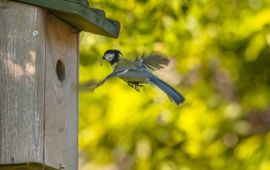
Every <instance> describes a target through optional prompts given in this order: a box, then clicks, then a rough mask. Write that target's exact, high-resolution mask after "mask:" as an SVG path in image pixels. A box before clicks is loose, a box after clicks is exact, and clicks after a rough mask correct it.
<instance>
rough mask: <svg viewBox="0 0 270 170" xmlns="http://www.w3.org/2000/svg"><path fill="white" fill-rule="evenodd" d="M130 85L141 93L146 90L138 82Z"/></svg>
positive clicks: (129, 83)
mask: <svg viewBox="0 0 270 170" xmlns="http://www.w3.org/2000/svg"><path fill="white" fill-rule="evenodd" d="M128 85H129V86H130V87H132V88H134V89H135V90H136V91H137V92H140V91H141V89H142V88H144V85H142V84H140V83H138V82H128Z"/></svg>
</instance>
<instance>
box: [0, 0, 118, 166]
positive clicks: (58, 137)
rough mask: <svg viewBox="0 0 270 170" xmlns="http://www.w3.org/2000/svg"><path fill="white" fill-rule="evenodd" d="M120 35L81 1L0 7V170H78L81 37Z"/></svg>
mask: <svg viewBox="0 0 270 170" xmlns="http://www.w3.org/2000/svg"><path fill="white" fill-rule="evenodd" d="M90 6H91V5H90ZM119 29H120V24H119V23H118V22H117V21H114V20H110V19H107V18H106V16H105V13H104V11H102V10H99V9H95V8H92V7H89V4H88V1H87V0H17V1H10V0H0V170H22V169H24V170H56V169H58V170H59V169H65V170H77V169H78V168H77V166H78V91H77V84H78V67H79V32H80V31H88V32H92V33H93V34H100V35H103V36H108V37H117V36H118V33H119Z"/></svg>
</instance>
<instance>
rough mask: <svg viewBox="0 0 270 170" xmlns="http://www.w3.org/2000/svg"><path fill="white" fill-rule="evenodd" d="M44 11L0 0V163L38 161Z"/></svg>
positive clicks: (41, 116)
mask: <svg viewBox="0 0 270 170" xmlns="http://www.w3.org/2000/svg"><path fill="white" fill-rule="evenodd" d="M44 20H45V13H44V11H43V10H42V9H40V8H38V7H33V6H30V5H25V4H21V3H17V2H13V1H0V164H8V163H21V162H29V161H33V162H43V135H44V131H43V126H44V122H43V119H44V118H43V116H44V65H45V49H44V45H45V25H44Z"/></svg>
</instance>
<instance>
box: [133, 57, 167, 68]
mask: <svg viewBox="0 0 270 170" xmlns="http://www.w3.org/2000/svg"><path fill="white" fill-rule="evenodd" d="M136 60H137V61H138V62H140V63H142V64H143V65H145V66H146V67H147V68H149V69H151V70H153V71H154V70H159V69H162V68H164V66H166V65H168V64H169V59H168V58H166V57H164V56H163V55H161V54H157V53H153V54H149V55H142V57H141V58H137V59H136Z"/></svg>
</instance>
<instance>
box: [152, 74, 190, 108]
mask: <svg viewBox="0 0 270 170" xmlns="http://www.w3.org/2000/svg"><path fill="white" fill-rule="evenodd" d="M149 80H150V82H151V83H153V84H154V85H156V86H157V87H158V88H160V89H161V90H162V91H164V92H165V93H166V94H167V95H168V96H169V98H170V99H171V100H172V101H173V102H175V103H176V104H180V103H183V102H184V101H185V98H184V97H183V96H182V95H181V94H180V93H179V92H178V91H176V90H175V89H174V88H173V87H171V86H170V85H168V84H167V83H165V82H164V81H162V80H160V79H159V78H158V77H156V76H152V77H151V78H150V79H149Z"/></svg>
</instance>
